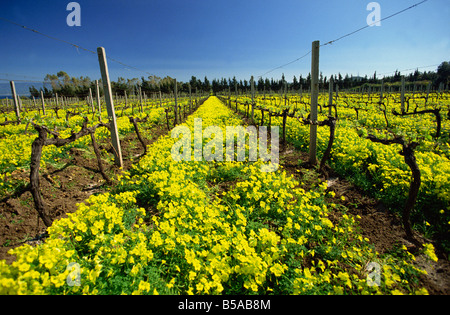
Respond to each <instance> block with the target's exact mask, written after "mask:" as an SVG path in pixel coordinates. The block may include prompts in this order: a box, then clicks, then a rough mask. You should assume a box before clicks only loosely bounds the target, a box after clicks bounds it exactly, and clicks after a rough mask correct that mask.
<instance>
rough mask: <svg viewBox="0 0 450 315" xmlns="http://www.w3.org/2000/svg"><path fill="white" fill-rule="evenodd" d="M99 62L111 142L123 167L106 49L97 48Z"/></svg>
mask: <svg viewBox="0 0 450 315" xmlns="http://www.w3.org/2000/svg"><path fill="white" fill-rule="evenodd" d="M97 54H98V61H99V64H100V71H101V73H102V82H103V91H104V94H105V101H106V109H107V111H108V118H109V124H110V131H111V142H112V146H113V148H114V158H115V159H114V161H115V164H116V165H117V166H119V167H123V159H122V150H121V148H120V140H119V131H118V129H117V120H116V113H115V110H114V102H113V98H112V89H111V82H110V80H109V72H108V63H107V62H106V53H105V48H103V47H98V48H97Z"/></svg>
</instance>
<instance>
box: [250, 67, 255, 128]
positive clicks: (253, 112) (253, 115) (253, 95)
mask: <svg viewBox="0 0 450 315" xmlns="http://www.w3.org/2000/svg"><path fill="white" fill-rule="evenodd" d="M250 81H251V88H252V122H253V121H254V120H255V79H254V78H253V76H252V77H251V79H250Z"/></svg>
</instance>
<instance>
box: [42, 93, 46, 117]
mask: <svg viewBox="0 0 450 315" xmlns="http://www.w3.org/2000/svg"><path fill="white" fill-rule="evenodd" d="M41 100H42V115H44V116H45V115H46V113H45V102H44V92H43V91H42V90H41Z"/></svg>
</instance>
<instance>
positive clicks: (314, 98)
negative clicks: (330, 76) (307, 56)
mask: <svg viewBox="0 0 450 315" xmlns="http://www.w3.org/2000/svg"><path fill="white" fill-rule="evenodd" d="M319 47H320V42H319V41H318V40H317V41H314V42H313V43H312V58H311V114H310V119H311V121H313V122H315V121H317V104H318V100H319ZM309 130H310V132H309V163H310V164H311V165H316V164H317V125H316V124H311V125H310V129H309Z"/></svg>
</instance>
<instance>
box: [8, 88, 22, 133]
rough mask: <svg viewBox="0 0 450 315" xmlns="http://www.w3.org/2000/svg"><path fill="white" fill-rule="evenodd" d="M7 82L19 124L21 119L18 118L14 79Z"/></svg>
mask: <svg viewBox="0 0 450 315" xmlns="http://www.w3.org/2000/svg"><path fill="white" fill-rule="evenodd" d="M9 83H10V84H11V93H12V97H13V102H14V111H15V112H16V117H17V121H18V123H19V124H20V123H21V119H20V113H19V103H18V102H17V94H16V86H15V85H14V81H10V82H9Z"/></svg>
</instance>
